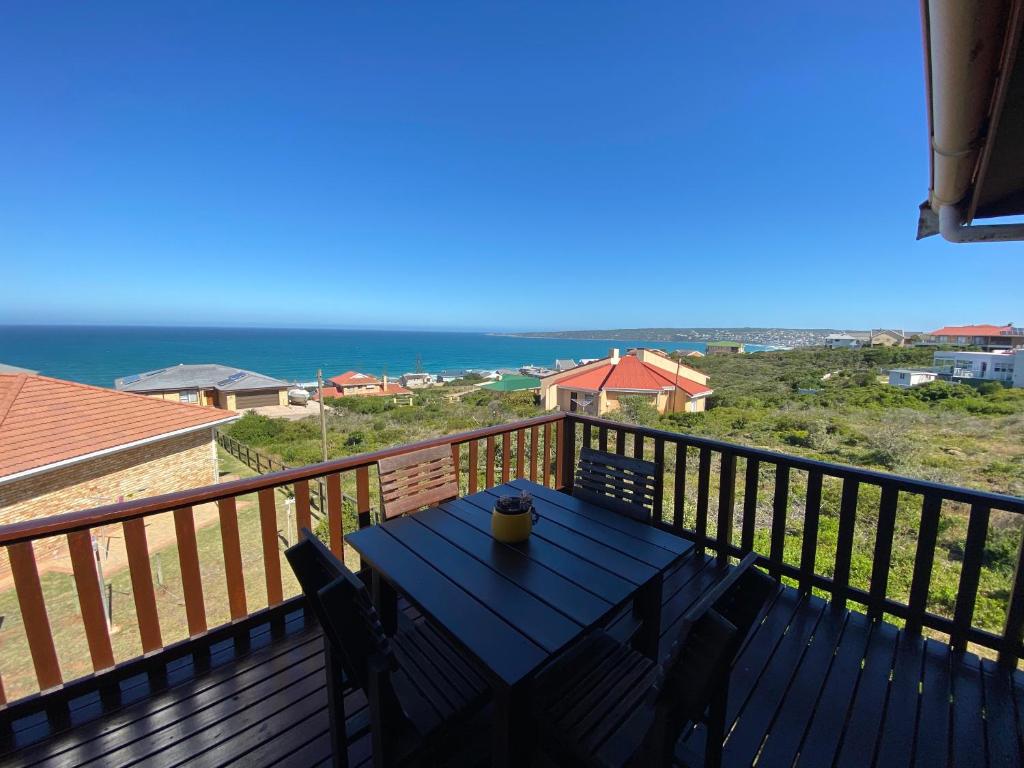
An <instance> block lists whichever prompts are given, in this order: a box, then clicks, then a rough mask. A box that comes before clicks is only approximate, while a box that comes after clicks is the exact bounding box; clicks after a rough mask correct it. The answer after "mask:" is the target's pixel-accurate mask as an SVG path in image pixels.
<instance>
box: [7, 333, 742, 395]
mask: <svg viewBox="0 0 1024 768" xmlns="http://www.w3.org/2000/svg"><path fill="white" fill-rule="evenodd" d="M634 346H654V347H658V348H660V349H669V350H673V349H696V350H700V351H704V349H705V345H704V343H703V342H682V343H677V344H670V343H667V342H652V341H624V340H618V339H617V340H615V341H603V340H590V339H534V338H521V337H515V336H499V335H491V334H486V333H440V332H414V331H361V330H328V329H297V328H277V329H274V328H185V327H176V328H165V327H121V326H0V363H7V364H8V365H16V366H19V367H21V368H29V369H31V370H35V371H39V372H40V373H42V374H44V375H47V376H54V377H56V378H61V379H68V380H71V381H79V382H82V383H84V384H93V385H95V386H100V387H112V386H113V385H114V379H116V378H117V377H119V376H126V375H128V374H132V373H139V372H142V371H149V370H153V369H155V368H165V367H167V366H170V365H177V364H178V363H221V364H223V365H231V366H236V367H238V368H246V369H249V370H252V371H258V372H260V373H265V374H267V375H268V376H274V377H277V378H281V379H286V380H288V381H303V382H308V381H314V380H315V379H316V371H317V368H321V369H323V372H324V376H325V377H330V376H334V375H336V374H339V373H343V372H344V371H347V370H356V371H363V372H366V373H372V374H380V373H381V372H382V371H384V370H385V369H386V370H387V373H388V374H389V375H391V376H395V377H397V376H400V375H402V374H403V373H405V372H407V371H412V370H415V368H416V364H417V359H419V361H420V362H421V365H422V368H423V370H425V371H429V372H437V371H441V370H452V369H466V368H487V369H493V368H518V367H519V366H521V365H541V366H549V367H550V366H553V365H554V362H555V359H556V358H573V359H575V360H579V359H580V358H581V357H584V358H587V357H604V356H605V355H607V354H608V350H609V349H610V348H612V347H618V348H619V349H621V350H622V351H625V349H626V348H628V347H634ZM748 348H749V349H750V350H751V351H757V350H758V349H762V347H758V346H756V345H748Z"/></svg>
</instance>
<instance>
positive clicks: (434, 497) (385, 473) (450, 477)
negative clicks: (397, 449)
mask: <svg viewBox="0 0 1024 768" xmlns="http://www.w3.org/2000/svg"><path fill="white" fill-rule="evenodd" d="M377 472H378V474H379V475H380V507H381V512H382V513H383V515H384V519H385V520H390V519H391V518H393V517H398V516H399V515H404V514H407V513H409V512H416V511H417V510H420V509H423V508H424V507H429V506H432V505H434V504H440V503H441V502H442V501H451V500H452V499H455V498H458V496H459V480H458V477H456V475H455V462H454V461H452V451H451V448H450V447H448V446H444V445H441V446H438V447H436V448H424V449H423V450H420V451H413V452H412V453H405V454H402V455H401V456H392V457H391V458H387V459H381V460H380V461H379V462H377Z"/></svg>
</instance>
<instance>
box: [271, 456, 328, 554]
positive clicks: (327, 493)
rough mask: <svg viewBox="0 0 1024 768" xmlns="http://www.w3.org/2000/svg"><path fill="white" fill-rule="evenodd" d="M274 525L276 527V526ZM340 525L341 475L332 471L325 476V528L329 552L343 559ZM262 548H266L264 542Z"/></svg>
mask: <svg viewBox="0 0 1024 768" xmlns="http://www.w3.org/2000/svg"><path fill="white" fill-rule="evenodd" d="M271 492H273V491H271ZM274 527H275V529H276V527H277V526H276V525H275V526H274ZM341 527H342V522H341V475H340V474H339V473H337V472H334V473H332V474H330V475H328V476H327V528H328V530H329V534H328V544H329V546H330V547H331V552H333V553H334V556H335V557H337V558H339V559H343V558H344V556H345V545H344V544H343V543H342V530H341ZM264 549H266V544H265V543H264Z"/></svg>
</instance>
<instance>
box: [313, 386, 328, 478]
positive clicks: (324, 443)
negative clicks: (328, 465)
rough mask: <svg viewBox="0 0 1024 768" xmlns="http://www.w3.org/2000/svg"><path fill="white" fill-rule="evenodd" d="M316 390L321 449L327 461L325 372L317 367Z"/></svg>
mask: <svg viewBox="0 0 1024 768" xmlns="http://www.w3.org/2000/svg"><path fill="white" fill-rule="evenodd" d="M316 392H317V399H318V400H319V401H320V449H321V451H322V452H323V455H324V461H327V416H326V415H324V373H323V371H322V370H321V369H319V368H317V369H316Z"/></svg>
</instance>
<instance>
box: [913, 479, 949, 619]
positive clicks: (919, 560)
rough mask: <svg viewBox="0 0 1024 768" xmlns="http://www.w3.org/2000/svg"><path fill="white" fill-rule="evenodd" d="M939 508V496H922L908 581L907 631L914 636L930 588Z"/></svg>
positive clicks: (924, 609)
mask: <svg viewBox="0 0 1024 768" xmlns="http://www.w3.org/2000/svg"><path fill="white" fill-rule="evenodd" d="M941 509H942V499H941V498H940V497H939V496H935V495H929V496H925V497H924V502H923V504H922V506H921V527H920V528H919V529H918V532H917V553H916V554H915V556H914V577H913V579H912V580H911V582H910V600H909V601H908V609H909V610H908V614H909V615H908V616H907V625H906V628H907V632H912V633H918V632H920V631H921V622H922V620H923V618H924V613H925V611H926V610H927V608H928V588H929V586H930V585H931V579H932V566H933V565H934V563H935V542H936V540H937V538H938V533H939V513H940V511H941Z"/></svg>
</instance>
